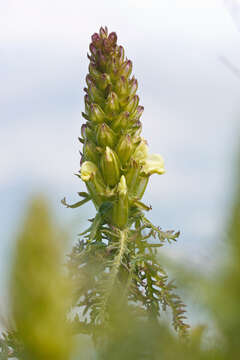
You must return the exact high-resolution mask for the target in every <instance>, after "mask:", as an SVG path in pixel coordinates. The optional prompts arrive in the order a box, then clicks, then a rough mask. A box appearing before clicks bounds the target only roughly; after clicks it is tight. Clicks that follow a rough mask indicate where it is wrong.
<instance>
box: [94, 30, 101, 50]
mask: <svg viewBox="0 0 240 360" xmlns="http://www.w3.org/2000/svg"><path fill="white" fill-rule="evenodd" d="M92 43H93V45H95V46H96V47H97V48H99V47H100V46H101V44H102V39H101V38H100V36H99V35H98V34H97V33H95V34H93V35H92Z"/></svg>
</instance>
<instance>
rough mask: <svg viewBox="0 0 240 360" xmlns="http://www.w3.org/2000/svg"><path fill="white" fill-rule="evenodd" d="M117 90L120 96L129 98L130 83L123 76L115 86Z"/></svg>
mask: <svg viewBox="0 0 240 360" xmlns="http://www.w3.org/2000/svg"><path fill="white" fill-rule="evenodd" d="M115 90H116V92H117V94H118V95H119V96H121V97H122V96H127V95H128V83H127V80H126V78H125V77H124V76H121V77H120V78H119V79H118V80H117V82H116V85H115Z"/></svg>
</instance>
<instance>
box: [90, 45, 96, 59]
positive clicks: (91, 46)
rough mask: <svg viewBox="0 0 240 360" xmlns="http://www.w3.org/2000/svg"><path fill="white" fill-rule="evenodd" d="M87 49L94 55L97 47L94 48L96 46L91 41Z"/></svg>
mask: <svg viewBox="0 0 240 360" xmlns="http://www.w3.org/2000/svg"><path fill="white" fill-rule="evenodd" d="M89 50H90V52H91V54H92V55H93V56H96V55H97V48H96V46H95V45H94V44H93V43H91V44H90V45H89Z"/></svg>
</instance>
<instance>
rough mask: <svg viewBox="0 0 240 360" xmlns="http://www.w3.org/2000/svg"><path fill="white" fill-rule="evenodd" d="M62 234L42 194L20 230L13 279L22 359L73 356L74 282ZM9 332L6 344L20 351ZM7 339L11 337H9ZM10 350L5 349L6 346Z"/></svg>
mask: <svg viewBox="0 0 240 360" xmlns="http://www.w3.org/2000/svg"><path fill="white" fill-rule="evenodd" d="M63 245H64V244H63V237H62V236H60V232H58V231H56V229H55V226H54V224H53V222H52V221H51V219H50V214H49V211H48V209H47V205H46V203H45V202H44V201H43V199H42V198H40V197H39V198H36V199H34V200H33V201H32V203H31V205H30V208H29V210H28V214H27V217H26V220H25V223H24V225H23V229H22V231H21V233H20V234H19V236H18V239H17V243H16V249H15V254H14V264H13V269H12V274H11V283H10V300H11V310H12V316H13V319H14V322H15V326H16V333H17V339H18V342H20V343H23V344H24V352H23V353H22V354H21V358H23V359H26V360H28V359H33V358H34V359H35V360H38V359H39V360H40V359H41V360H42V359H45V360H48V359H49V360H50V359H51V360H61V359H64V360H66V359H68V358H69V356H70V350H71V337H70V327H69V325H68V324H67V319H66V315H67V310H68V309H69V306H70V304H71V302H70V296H71V286H70V282H69V281H68V282H67V280H66V276H64V274H63V267H62V263H63V251H64V248H63ZM13 334H14V333H13V332H9V333H8V335H7V337H5V342H4V343H5V348H4V349H6V345H7V347H10V348H13V352H14V353H15V352H17V353H19V351H18V348H19V347H18V346H17V344H18V342H15V343H14V342H13V340H14V339H15V337H14V336H13ZM6 341H7V343H6ZM4 351H5V350H4Z"/></svg>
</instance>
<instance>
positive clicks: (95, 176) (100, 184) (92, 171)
mask: <svg viewBox="0 0 240 360" xmlns="http://www.w3.org/2000/svg"><path fill="white" fill-rule="evenodd" d="M80 174H81V179H82V180H83V181H85V182H89V181H90V182H92V183H93V184H94V187H95V190H96V191H95V193H96V195H97V194H104V192H105V184H104V181H103V179H102V177H101V174H100V173H99V170H98V168H97V166H96V165H95V164H94V163H93V162H91V161H84V163H83V164H82V167H81V169H80ZM95 193H93V195H95Z"/></svg>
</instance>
